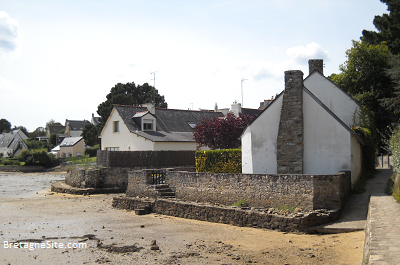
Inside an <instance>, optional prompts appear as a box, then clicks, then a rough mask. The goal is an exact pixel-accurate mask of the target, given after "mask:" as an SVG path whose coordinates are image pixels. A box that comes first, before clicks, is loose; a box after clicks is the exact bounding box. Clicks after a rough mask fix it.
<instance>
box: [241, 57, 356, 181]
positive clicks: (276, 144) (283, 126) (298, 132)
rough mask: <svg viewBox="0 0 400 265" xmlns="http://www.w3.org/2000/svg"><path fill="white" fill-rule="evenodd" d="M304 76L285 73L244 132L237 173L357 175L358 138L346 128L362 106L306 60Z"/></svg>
mask: <svg viewBox="0 0 400 265" xmlns="http://www.w3.org/2000/svg"><path fill="white" fill-rule="evenodd" d="M309 70H310V71H309V75H308V77H307V78H305V79H303V73H302V72H301V71H286V72H285V90H284V91H283V92H282V93H281V94H280V95H279V96H277V97H276V98H275V99H274V100H273V101H272V102H271V103H270V104H269V105H268V106H267V107H266V108H265V109H264V111H263V112H262V113H261V114H260V115H259V116H258V118H256V119H255V120H254V121H253V122H252V123H251V124H249V126H248V127H247V128H246V130H245V131H244V132H243V134H242V137H241V140H242V172H243V173H268V174H333V173H337V172H340V171H351V175H352V183H354V182H356V181H357V180H358V179H359V177H360V175H361V162H362V155H361V146H362V145H363V141H362V140H361V139H360V137H359V136H358V135H357V134H356V133H354V132H353V131H352V130H351V127H352V126H354V125H355V123H357V114H358V113H359V112H360V110H361V109H362V108H363V107H362V106H361V105H359V104H358V102H356V101H355V100H354V99H353V98H352V97H351V96H350V95H348V94H347V93H346V92H345V91H343V90H342V89H341V88H339V87H338V86H336V85H335V84H334V83H333V82H331V81H330V80H329V79H327V78H326V77H325V76H324V75H323V61H322V60H309Z"/></svg>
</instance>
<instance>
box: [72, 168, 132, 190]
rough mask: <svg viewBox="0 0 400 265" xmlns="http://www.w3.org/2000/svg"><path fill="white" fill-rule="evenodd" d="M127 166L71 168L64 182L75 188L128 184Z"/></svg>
mask: <svg viewBox="0 0 400 265" xmlns="http://www.w3.org/2000/svg"><path fill="white" fill-rule="evenodd" d="M128 171H129V169H128V168H71V170H70V171H69V172H68V173H67V174H66V176H65V183H66V184H68V185H70V186H72V187H76V188H121V189H124V190H125V189H126V187H127V186H128Z"/></svg>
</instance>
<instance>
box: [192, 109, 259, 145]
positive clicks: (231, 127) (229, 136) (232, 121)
mask: <svg viewBox="0 0 400 265" xmlns="http://www.w3.org/2000/svg"><path fill="white" fill-rule="evenodd" d="M252 120H254V117H253V116H249V115H246V114H240V116H239V117H236V116H235V115H233V114H232V113H228V115H227V116H226V117H223V118H214V119H212V120H203V121H202V122H201V123H200V124H199V125H197V126H196V131H195V132H194V133H193V134H194V139H195V141H196V143H197V144H198V145H199V146H208V147H209V148H210V149H231V148H239V147H240V144H241V143H240V138H239V137H240V135H241V134H242V133H243V130H244V129H245V128H246V126H247V125H248V124H249V123H250V122H251V121H252Z"/></svg>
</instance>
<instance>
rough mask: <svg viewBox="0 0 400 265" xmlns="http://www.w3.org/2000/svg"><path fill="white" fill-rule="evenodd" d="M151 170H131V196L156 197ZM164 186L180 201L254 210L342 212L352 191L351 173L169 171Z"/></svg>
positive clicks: (129, 184) (129, 187) (129, 195)
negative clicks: (239, 204)
mask: <svg viewBox="0 0 400 265" xmlns="http://www.w3.org/2000/svg"><path fill="white" fill-rule="evenodd" d="M152 172H153V171H152V170H141V171H130V172H129V174H128V187H127V190H126V196H128V197H136V196H140V197H151V198H157V196H158V195H157V192H156V191H155V189H154V186H153V185H150V184H151V181H150V180H151V173H152ZM165 183H166V184H168V185H169V187H170V188H171V189H173V190H174V192H175V196H176V198H177V199H180V200H184V201H197V202H208V203H213V204H214V203H218V204H221V205H232V204H234V203H236V202H238V201H240V200H244V201H246V202H247V203H248V204H249V205H250V206H252V207H264V208H269V207H277V206H294V207H299V208H303V209H304V210H311V209H329V210H334V209H341V208H342V207H343V205H344V203H345V200H346V198H347V196H348V194H349V192H350V188H351V176H350V172H340V173H337V174H331V175H283V174H282V175H276V174H275V175H264V174H224V173H192V172H174V171H166V177H165Z"/></svg>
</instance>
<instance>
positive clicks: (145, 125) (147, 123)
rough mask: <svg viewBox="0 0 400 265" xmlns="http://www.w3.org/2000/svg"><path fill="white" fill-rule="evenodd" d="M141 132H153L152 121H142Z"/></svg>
mask: <svg viewBox="0 0 400 265" xmlns="http://www.w3.org/2000/svg"><path fill="white" fill-rule="evenodd" d="M143 131H153V120H143Z"/></svg>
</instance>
